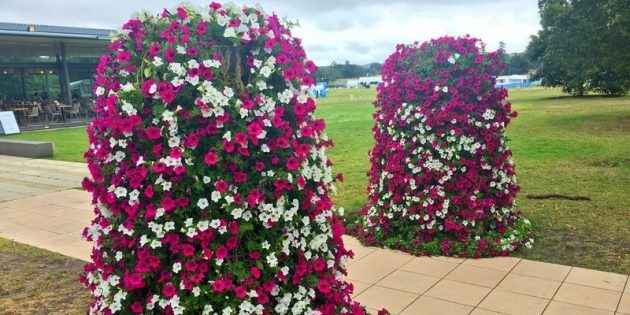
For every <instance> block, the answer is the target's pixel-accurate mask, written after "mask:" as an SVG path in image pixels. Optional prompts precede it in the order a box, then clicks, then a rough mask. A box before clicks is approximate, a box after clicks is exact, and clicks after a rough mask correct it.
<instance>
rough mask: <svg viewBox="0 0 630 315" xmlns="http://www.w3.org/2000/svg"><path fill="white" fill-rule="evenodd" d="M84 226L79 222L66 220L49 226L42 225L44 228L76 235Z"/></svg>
mask: <svg viewBox="0 0 630 315" xmlns="http://www.w3.org/2000/svg"><path fill="white" fill-rule="evenodd" d="M66 221H67V220H66ZM85 227H86V225H85V224H83V223H81V222H77V221H68V222H65V223H62V224H57V225H50V226H47V227H44V230H46V231H50V232H55V233H59V234H65V235H71V236H77V237H78V236H80V235H81V233H83V229H84V228H85Z"/></svg>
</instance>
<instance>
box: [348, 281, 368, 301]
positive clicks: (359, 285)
mask: <svg viewBox="0 0 630 315" xmlns="http://www.w3.org/2000/svg"><path fill="white" fill-rule="evenodd" d="M350 282H351V283H352V285H353V287H354V291H352V297H356V296H357V295H359V294H361V293H362V292H363V291H365V290H366V289H367V288H369V287H370V286H371V284H369V283H365V282H361V281H356V280H352V281H350Z"/></svg>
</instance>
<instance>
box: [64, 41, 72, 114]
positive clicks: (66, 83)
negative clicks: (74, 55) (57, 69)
mask: <svg viewBox="0 0 630 315" xmlns="http://www.w3.org/2000/svg"><path fill="white" fill-rule="evenodd" d="M61 67H62V69H63V84H64V86H65V92H66V99H67V100H68V105H72V93H71V91H70V74H69V73H68V57H67V56H66V44H65V43H61Z"/></svg>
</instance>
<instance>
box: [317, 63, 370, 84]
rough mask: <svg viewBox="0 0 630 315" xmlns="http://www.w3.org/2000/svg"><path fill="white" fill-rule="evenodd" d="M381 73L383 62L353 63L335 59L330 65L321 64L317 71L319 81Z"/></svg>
mask: <svg viewBox="0 0 630 315" xmlns="http://www.w3.org/2000/svg"><path fill="white" fill-rule="evenodd" d="M380 73H381V64H380V63H378V62H373V63H370V64H367V65H357V64H352V63H350V62H349V61H347V60H346V62H345V63H343V64H340V63H336V62H334V61H333V63H331V64H330V66H320V67H319V68H318V69H317V72H316V73H315V78H316V80H317V81H326V82H329V83H330V82H333V81H335V80H337V79H342V78H356V77H361V76H371V75H378V74H380Z"/></svg>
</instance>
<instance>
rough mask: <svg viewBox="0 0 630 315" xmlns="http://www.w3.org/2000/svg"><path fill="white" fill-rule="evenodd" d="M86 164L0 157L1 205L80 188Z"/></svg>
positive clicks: (86, 173)
mask: <svg viewBox="0 0 630 315" xmlns="http://www.w3.org/2000/svg"><path fill="white" fill-rule="evenodd" d="M85 176H88V170H87V168H86V166H85V164H84V163H72V162H61V161H53V160H43V159H28V158H19V157H12V156H6V155H0V202H3V201H8V200H15V199H21V198H25V197H30V196H36V195H41V194H46V193H50V192H54V191H60V190H66V189H69V188H77V187H81V181H82V180H83V178H84V177H85Z"/></svg>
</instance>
